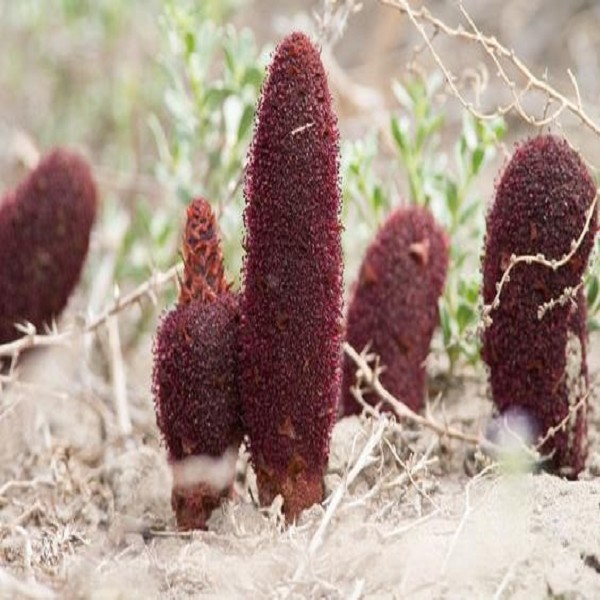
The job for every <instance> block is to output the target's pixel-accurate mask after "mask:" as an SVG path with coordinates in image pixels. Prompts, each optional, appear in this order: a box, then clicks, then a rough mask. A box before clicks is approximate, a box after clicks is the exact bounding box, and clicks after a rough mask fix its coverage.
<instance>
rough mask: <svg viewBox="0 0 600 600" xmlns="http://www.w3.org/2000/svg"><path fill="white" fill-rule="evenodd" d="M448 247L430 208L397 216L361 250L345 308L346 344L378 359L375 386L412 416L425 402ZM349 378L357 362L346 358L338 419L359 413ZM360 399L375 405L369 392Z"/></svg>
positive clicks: (411, 209) (401, 211) (352, 379)
mask: <svg viewBox="0 0 600 600" xmlns="http://www.w3.org/2000/svg"><path fill="white" fill-rule="evenodd" d="M448 246H449V242H448V236H447V235H446V233H445V232H444V230H443V229H442V228H441V227H440V226H439V225H438V224H437V223H436V222H435V220H434V218H433V216H432V215H431V213H430V212H429V211H428V210H426V209H424V208H420V207H415V206H412V207H409V208H400V209H398V210H396V211H395V212H393V213H392V214H391V215H390V216H389V217H388V219H387V221H386V222H385V223H384V225H383V226H382V227H381V229H380V231H379V233H378V234H377V237H376V238H375V240H374V242H373V243H372V244H371V246H370V247H369V248H368V250H367V254H366V256H365V258H364V260H363V263H362V266H361V268H360V272H359V278H358V283H357V284H356V286H355V288H354V290H353V294H352V299H351V301H350V306H349V309H348V316H347V324H346V339H347V340H348V343H349V344H350V345H351V346H352V347H353V348H354V349H355V350H357V351H358V352H361V351H362V350H363V349H364V348H365V347H367V346H368V347H369V349H370V351H372V352H374V353H376V354H377V355H378V356H379V357H380V361H381V365H383V366H384V367H385V369H384V371H383V372H382V374H381V383H382V384H383V385H384V387H385V388H386V389H387V390H388V391H389V392H391V393H392V394H393V395H394V396H396V397H397V398H398V399H399V400H402V401H403V402H404V403H405V404H406V405H407V406H409V407H410V408H411V409H413V410H415V411H417V410H419V409H420V408H421V406H422V405H423V402H424V400H425V394H426V380H425V365H424V362H425V359H426V358H427V355H428V354H429V346H430V344H431V338H432V336H433V332H434V330H435V328H436V326H437V325H438V322H439V314H438V299H439V297H440V295H441V294H442V291H443V288H444V283H445V281H446V273H447V271H448ZM355 375H356V365H355V363H354V362H353V361H352V360H351V359H350V358H349V357H345V359H344V375H343V384H342V404H341V410H340V413H341V415H342V416H347V415H351V414H357V413H360V412H361V411H362V407H361V406H360V404H359V403H358V402H357V401H356V399H355V398H354V396H353V395H352V393H351V387H352V386H353V385H354V383H355V379H356V377H355ZM365 400H366V401H367V402H368V403H369V404H376V403H377V402H379V398H378V397H376V396H373V395H371V394H366V395H365Z"/></svg>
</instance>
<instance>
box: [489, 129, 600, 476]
mask: <svg viewBox="0 0 600 600" xmlns="http://www.w3.org/2000/svg"><path fill="white" fill-rule="evenodd" d="M595 195H596V187H595V185H594V182H593V181H592V178H591V177H590V175H589V173H588V171H587V169H586V167H585V165H584V164H583V162H582V160H581V159H580V157H579V156H578V155H577V153H576V152H575V151H574V150H572V149H571V148H570V147H569V145H568V144H567V142H566V141H565V140H561V139H559V138H556V137H554V136H551V135H544V136H539V137H537V138H534V139H531V140H529V141H527V142H525V143H523V144H521V145H520V146H519V147H518V148H517V149H516V151H515V153H514V155H513V157H512V159H511V161H510V162H509V163H508V165H507V166H506V168H505V170H504V172H503V174H502V177H501V178H500V181H499V182H498V185H497V188H496V199H495V202H494V205H493V207H492V210H491V212H490V214H489V216H488V219H487V238H486V244H485V256H484V259H483V299H484V302H485V303H486V304H490V303H492V302H493V300H494V298H495V297H496V294H497V284H498V283H499V282H500V280H501V278H502V275H503V273H504V271H505V270H506V269H507V268H508V266H509V264H510V260H511V256H512V255H516V256H521V255H537V254H542V255H543V256H544V257H546V258H547V259H548V260H558V259H561V258H562V257H563V256H565V255H567V254H568V253H569V252H571V249H572V244H573V243H574V242H575V241H576V240H578V239H579V237H580V235H581V233H582V231H583V230H584V227H585V224H586V219H587V217H588V215H589V211H590V209H591V206H592V202H593V201H594V197H595ZM596 230H597V215H596V212H594V215H593V217H592V219H591V222H590V228H589V231H588V232H587V234H586V235H585V237H584V238H583V241H582V243H581V244H580V246H579V248H578V249H577V251H576V252H575V253H574V256H573V257H572V258H571V260H569V261H568V262H567V263H566V264H565V265H564V266H562V267H560V268H557V269H552V268H549V267H547V266H544V265H540V264H535V263H532V264H525V263H520V264H517V265H516V266H515V267H514V268H513V269H512V270H511V272H510V281H509V282H508V283H506V285H504V286H503V288H502V290H501V293H500V304H499V306H498V307H497V308H495V309H494V310H492V312H491V314H490V316H491V319H492V323H491V325H490V326H489V327H488V328H487V329H486V330H485V332H484V334H483V353H482V354H483V359H484V360H485V362H486V363H487V364H488V365H489V368H490V383H491V389H492V396H493V399H494V402H495V404H496V406H497V407H498V409H499V410H500V412H501V413H504V412H506V411H508V410H511V409H518V410H520V411H524V412H525V413H527V414H528V415H529V417H530V418H531V421H532V424H533V429H534V430H535V431H534V433H535V434H537V436H538V439H545V438H547V441H546V443H545V444H544V445H543V447H542V449H541V450H542V453H543V454H544V455H546V457H548V461H547V466H548V468H549V469H551V470H553V471H555V472H557V473H559V474H562V475H565V476H568V477H576V476H577V474H578V473H579V472H580V471H581V469H582V468H583V466H584V462H585V457H586V453H587V443H586V412H587V396H588V393H589V383H588V373H587V365H586V345H587V339H586V338H587V331H586V306H585V299H584V297H583V295H582V293H581V292H579V294H578V295H577V297H576V298H575V299H574V301H571V300H567V301H566V302H563V303H561V304H558V305H555V306H554V307H553V308H552V309H550V310H548V311H546V312H545V314H544V315H543V316H542V317H541V318H540V317H539V316H538V309H539V308H540V307H541V306H542V305H543V304H544V303H547V302H550V301H551V300H553V299H558V298H560V297H561V296H563V295H564V292H565V290H567V288H575V287H576V286H577V285H579V283H580V282H581V279H582V277H583V274H584V272H585V268H586V265H587V261H588V257H589V255H590V252H591V249H592V247H593V244H594V237H595V234H596ZM552 428H558V429H557V431H555V432H553V431H552Z"/></svg>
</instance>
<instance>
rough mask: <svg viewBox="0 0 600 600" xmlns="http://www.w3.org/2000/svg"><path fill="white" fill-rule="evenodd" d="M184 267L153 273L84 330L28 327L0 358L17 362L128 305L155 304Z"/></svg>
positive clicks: (102, 321) (93, 326)
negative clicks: (145, 300)
mask: <svg viewBox="0 0 600 600" xmlns="http://www.w3.org/2000/svg"><path fill="white" fill-rule="evenodd" d="M180 271H181V268H180V266H179V265H174V266H172V267H171V268H170V269H167V270H166V271H164V272H155V273H153V274H152V275H151V276H150V277H149V278H148V279H147V280H146V281H144V283H142V284H140V285H139V286H138V287H136V288H135V289H134V290H133V291H132V292H130V293H129V294H126V295H125V296H118V297H117V298H116V299H115V300H114V302H113V303H112V304H110V305H109V306H108V307H106V308H105V309H104V310H103V311H102V312H101V313H100V314H99V315H98V316H97V317H94V318H92V319H89V320H88V321H87V322H84V324H83V325H82V326H81V327H73V328H71V329H67V330H65V331H53V332H51V333H49V334H39V333H37V332H36V330H35V328H34V327H33V326H30V327H28V328H27V331H28V333H27V334H26V335H25V336H23V337H21V338H19V339H17V340H15V341H14V342H10V343H8V344H2V345H0V357H2V356H8V357H13V362H14V359H15V358H17V357H18V356H19V354H20V353H21V352H23V351H24V350H27V349H29V348H41V347H46V346H58V345H61V344H64V343H65V342H67V341H68V340H69V339H71V338H72V337H73V336H74V335H75V334H76V333H81V334H87V333H93V332H95V331H96V330H97V329H99V328H100V327H101V326H102V325H104V324H105V323H106V322H107V321H108V320H109V319H110V318H111V317H114V316H115V315H117V314H119V313H120V312H121V311H123V310H124V309H126V308H128V307H129V306H131V305H133V304H136V303H138V302H140V301H141V300H142V299H143V298H144V297H149V298H150V299H151V300H152V301H153V302H155V301H156V292H157V291H158V290H160V289H161V288H163V287H164V286H165V285H167V284H168V283H171V282H172V281H175V280H177V278H178V276H179V275H180Z"/></svg>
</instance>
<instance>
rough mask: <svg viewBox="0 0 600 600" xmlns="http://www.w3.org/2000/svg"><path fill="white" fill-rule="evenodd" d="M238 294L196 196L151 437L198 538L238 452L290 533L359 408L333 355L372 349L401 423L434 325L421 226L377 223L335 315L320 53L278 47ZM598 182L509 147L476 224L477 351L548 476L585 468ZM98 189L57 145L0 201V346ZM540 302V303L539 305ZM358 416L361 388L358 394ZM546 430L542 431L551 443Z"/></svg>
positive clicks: (63, 286)
mask: <svg viewBox="0 0 600 600" xmlns="http://www.w3.org/2000/svg"><path fill="white" fill-rule="evenodd" d="M244 193H245V199H246V208H245V213H244V221H245V228H246V237H245V249H246V257H245V261H244V268H243V286H242V290H241V292H240V293H239V294H237V293H234V292H232V291H231V286H230V285H229V283H228V282H227V280H226V277H225V268H224V264H223V256H222V252H221V247H220V240H219V234H218V228H217V224H216V222H215V218H214V215H213V213H212V211H211V208H210V204H209V203H208V202H207V201H206V200H204V199H202V198H199V199H197V200H195V201H194V202H192V204H191V205H190V207H189V208H188V214H187V226H186V230H185V235H184V244H183V258H184V275H183V279H182V281H181V292H180V296H179V300H178V303H177V305H176V306H175V308H173V309H172V310H171V311H170V312H168V313H167V314H166V315H165V316H164V317H163V319H162V321H161V324H160V326H159V329H158V332H157V335H156V339H155V344H154V371H153V393H154V396H155V404H156V413H157V422H158V426H159V428H160V430H161V432H162V435H163V438H164V441H165V443H166V446H167V449H168V453H169V459H170V461H171V463H172V465H173V473H174V486H173V494H172V502H173V508H174V510H175V513H176V516H177V521H178V524H179V526H180V527H182V528H204V527H206V523H207V520H208V518H209V517H210V514H211V512H212V511H213V509H214V508H215V507H217V506H219V504H220V503H221V502H222V500H223V499H224V498H227V497H228V496H230V494H231V490H232V482H233V477H234V473H235V461H236V458H237V454H238V449H239V445H240V443H241V442H242V441H243V440H246V442H247V444H248V447H249V450H250V454H251V457H252V464H253V467H254V470H255V472H256V475H257V482H258V489H259V499H260V502H261V503H262V504H265V505H266V504H270V503H271V502H272V501H273V499H274V498H275V497H276V496H278V495H281V496H282V497H283V501H284V504H283V509H284V513H285V516H286V518H287V519H288V521H293V520H295V519H296V518H297V516H298V515H299V514H300V512H301V511H302V510H304V509H305V508H307V507H309V506H311V505H312V504H314V503H317V502H320V501H322V500H323V494H324V486H323V475H324V472H325V469H326V466H327V460H328V453H329V440H330V434H331V430H332V428H333V425H334V423H335V421H336V418H341V417H344V416H346V415H350V414H353V413H357V412H360V410H361V406H360V405H359V404H358V403H357V401H356V399H355V396H354V395H353V394H352V393H351V387H352V386H353V385H354V379H355V366H354V364H353V363H352V362H351V361H350V359H349V358H346V360H345V362H344V361H343V360H342V343H343V340H344V339H345V340H347V341H348V343H349V344H350V345H352V346H353V347H354V348H359V349H361V348H364V347H366V346H369V347H370V348H371V350H372V351H373V352H375V353H376V354H377V355H378V356H379V357H380V360H381V364H383V365H385V370H384V371H382V373H381V377H380V379H381V383H382V384H383V385H384V386H385V388H386V389H387V390H388V391H389V392H390V393H391V394H393V395H394V396H395V397H396V398H400V399H401V400H402V401H403V402H404V403H405V404H406V405H407V406H408V407H409V408H410V409H411V410H412V411H418V410H420V409H421V408H422V405H423V403H424V399H425V397H426V373H425V367H424V362H425V359H426V357H427V355H428V353H429V346H430V342H431V338H432V335H433V332H434V329H435V328H436V326H437V325H438V319H439V316H438V308H437V306H438V299H439V297H440V295H441V294H442V292H443V289H444V284H445V279H446V273H447V269H448V263H449V241H448V237H447V235H446V233H445V232H444V231H443V229H442V228H441V227H440V226H439V225H438V224H437V223H436V222H435V221H434V219H433V217H432V215H431V214H430V213H429V212H428V211H427V210H425V209H423V208H416V207H407V208H401V209H399V210H397V211H395V212H394V213H392V214H391V215H390V216H389V218H388V219H387V221H386V222H385V223H384V224H383V226H382V227H381V229H380V231H379V233H378V235H377V237H376V239H375V240H374V241H373V243H372V244H371V246H370V247H369V249H368V250H367V253H366V256H365V258H364V261H363V264H362V267H361V269H360V273H359V277H358V281H357V282H356V284H355V286H354V288H353V290H352V293H351V300H350V303H349V307H348V310H347V315H346V319H345V325H344V324H343V322H342V289H343V286H342V274H343V261H342V250H341V240H340V233H341V229H342V226H341V223H340V206H341V199H340V187H339V134H338V128H337V119H336V116H335V113H334V111H333V108H332V100H331V95H330V92H329V89H328V84H327V78H326V75H325V71H324V68H323V65H322V63H321V60H320V56H319V52H318V50H317V49H316V48H315V46H314V45H313V44H312V42H311V41H310V40H309V39H308V38H307V37H306V36H305V35H304V34H300V33H295V34H292V35H290V36H288V37H287V38H285V40H284V41H283V42H282V43H281V44H280V45H279V46H278V48H277V50H276V51H275V54H274V57H273V60H272V63H271V65H270V67H269V72H268V77H267V80H266V83H265V85H264V88H263V91H262V97H261V100H260V103H259V106H258V115H257V123H256V128H255V132H254V140H253V143H252V146H251V149H250V154H249V161H248V165H247V167H246V172H245V189H244ZM595 207H596V189H595V186H594V183H593V181H592V179H591V177H590V175H589V173H588V172H587V169H586V168H585V166H584V164H583V162H582V161H581V159H580V158H579V156H578V155H577V154H576V152H575V151H573V150H572V149H571V148H570V147H569V146H568V144H567V143H566V142H565V141H564V140H560V139H558V138H556V137H553V136H550V135H546V136H540V137H537V138H534V139H532V140H530V141H527V142H525V143H523V144H522V145H520V146H519V147H518V148H517V150H516V152H515V154H514V156H513V158H512V160H511V161H510V162H509V164H508V165H507V166H506V167H505V169H504V171H503V174H502V176H501V178H500V180H499V182H498V185H497V189H496V199H495V202H494V205H493V207H492V209H491V211H490V213H489V215H488V219H487V237H486V243H485V252H484V258H483V264H482V269H483V300H484V303H485V309H484V319H485V321H486V323H485V325H486V327H485V329H484V332H483V335H482V342H483V348H482V357H483V359H484V361H485V362H486V363H487V364H488V366H489V368H490V379H491V388H492V394H493V398H494V401H495V403H496V405H497V407H498V410H499V411H500V412H501V413H507V412H511V411H520V412H523V413H525V414H526V415H527V416H528V418H529V419H530V421H531V423H532V426H533V428H534V430H535V434H536V435H537V437H538V439H539V440H542V442H541V443H542V448H541V450H542V452H543V453H544V454H545V455H546V456H547V457H549V459H548V461H547V465H546V466H547V467H548V468H550V469H551V470H553V471H554V472H557V473H559V474H562V475H565V476H567V477H576V476H577V475H578V473H579V472H580V471H581V470H582V468H583V466H584V461H585V457H586V407H587V397H588V395H589V391H588V388H589V382H588V372H587V365H586V346H587V330H586V300H585V297H584V295H583V292H582V289H581V281H582V278H583V275H584V272H585V270H586V266H587V262H588V259H589V255H590V252H591V250H592V247H593V244H594V239H595V234H596V230H597V216H596V210H595ZM95 213H96V189H95V185H94V182H93V179H92V176H91V173H90V170H89V168H88V166H87V165H86V163H85V162H84V161H83V159H81V158H80V157H78V156H77V155H74V154H71V153H69V152H66V151H63V150H57V151H54V152H52V153H50V154H49V155H48V156H47V157H46V158H44V159H43V160H42V161H41V163H40V165H39V166H38V167H37V168H36V169H35V171H33V173H32V174H31V175H30V176H29V177H28V178H27V179H26V180H25V181H24V182H23V183H22V184H21V185H20V186H19V187H18V188H16V189H15V190H14V191H12V192H9V193H8V194H7V195H5V197H4V198H3V199H2V201H1V202H0V248H2V253H3V256H2V261H0V343H2V342H7V341H10V340H13V339H15V338H16V337H18V335H19V332H18V329H17V328H15V323H19V322H24V321H27V322H31V323H33V324H34V325H35V326H36V327H37V328H39V327H42V326H43V325H44V324H45V323H49V322H51V321H52V319H53V318H54V317H55V316H57V315H58V314H59V313H60V311H61V310H62V309H63V307H64V306H65V304H66V302H67V299H68V297H69V294H70V293H71V291H72V289H73V287H74V286H75V284H76V282H77V280H78V279H79V275H80V272H81V268H82V265H83V262H84V259H85V256H86V253H87V248H88V242H89V235H90V230H91V227H92V224H93V221H94V218H95ZM540 307H546V308H547V310H543V311H541V312H540ZM363 398H364V400H366V401H367V402H368V403H370V404H375V403H376V402H377V401H378V400H379V399H378V398H377V397H375V394H374V393H373V392H371V393H369V392H368V391H367V393H366V394H364V396H363ZM549 431H552V432H553V435H551V436H549V435H547V433H548V432H549Z"/></svg>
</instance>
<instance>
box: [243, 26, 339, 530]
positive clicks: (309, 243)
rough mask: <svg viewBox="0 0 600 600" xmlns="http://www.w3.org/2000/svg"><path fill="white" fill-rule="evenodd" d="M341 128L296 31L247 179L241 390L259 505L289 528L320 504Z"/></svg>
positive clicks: (332, 340) (262, 106) (335, 359)
mask: <svg viewBox="0 0 600 600" xmlns="http://www.w3.org/2000/svg"><path fill="white" fill-rule="evenodd" d="M338 163H339V142H338V129H337V120H336V116H335V114H334V112H333V108H332V101H331V95H330V93H329V89H328V86H327V78H326V75H325V71H324V69H323V65H322V63H321V59H320V56H319V51H318V50H317V49H316V48H315V46H314V45H313V44H312V43H311V41H310V40H309V38H308V37H307V36H306V35H304V34H302V33H294V34H291V35H289V36H288V37H286V38H285V39H284V40H283V41H282V42H281V43H280V44H279V46H278V47H277V49H276V51H275V54H274V56H273V59H272V62H271V65H270V68H269V72H268V77H267V80H266V82H265V84H264V87H263V91H262V98H261V100H260V103H259V107H258V119H257V125H256V129H255V133H254V140H253V143H252V147H251V150H250V157H249V163H248V166H247V170H246V181H245V197H246V210H245V214H244V219H245V225H246V239H245V247H246V252H247V253H246V257H245V263H244V275H245V281H244V291H243V296H242V323H241V330H240V332H241V351H242V355H241V393H242V400H243V410H244V417H245V422H246V426H247V428H248V433H249V436H250V451H251V455H252V462H253V465H254V467H255V469H256V473H257V479H258V488H259V496H260V501H261V503H262V504H269V503H270V502H271V501H272V500H273V499H274V498H275V496H276V495H277V494H281V495H282V497H283V500H284V506H283V510H284V513H285V515H286V518H287V519H288V520H289V521H291V520H294V519H295V518H296V517H297V515H298V514H299V513H300V512H301V511H302V510H303V509H305V508H307V507H309V506H311V505H312V504H314V503H316V502H320V501H321V500H322V498H323V490H324V488H323V474H324V471H325V468H326V465H327V460H328V454H329V439H330V434H331V429H332V427H333V424H334V421H335V414H336V404H337V397H338V394H339V384H340V360H341V329H340V317H341V304H342V251H341V241H340V232H341V225H340V220H339V215H340V188H339V172H338V171H339V165H338Z"/></svg>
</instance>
